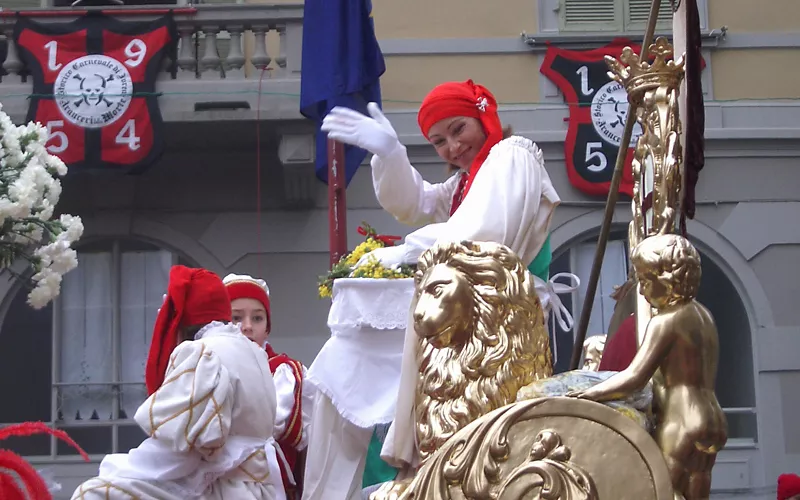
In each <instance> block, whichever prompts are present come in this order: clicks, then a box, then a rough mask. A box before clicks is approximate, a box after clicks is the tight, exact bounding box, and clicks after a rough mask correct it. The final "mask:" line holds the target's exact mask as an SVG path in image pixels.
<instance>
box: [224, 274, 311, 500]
mask: <svg viewBox="0 0 800 500" xmlns="http://www.w3.org/2000/svg"><path fill="white" fill-rule="evenodd" d="M223 282H224V283H225V287H226V288H227V290H228V296H229V297H230V300H231V309H232V312H233V316H232V317H233V322H234V323H237V324H238V325H239V326H240V328H241V329H242V333H244V335H245V336H246V337H247V338H249V339H250V340H252V341H253V342H255V343H256V344H258V345H259V346H261V347H263V348H264V349H265V350H266V351H267V355H268V357H269V368H270V371H271V372H272V377H273V379H274V381H275V392H276V394H277V398H278V411H277V413H276V415H275V431H274V434H273V436H274V437H275V440H276V441H277V442H278V444H279V445H280V447H281V450H282V451H283V453H284V456H285V457H286V462H285V465H286V467H282V469H281V474H282V476H283V483H284V486H285V488H286V496H287V498H288V499H290V500H291V499H293V498H299V496H300V493H301V492H300V491H299V489H298V482H299V481H301V479H302V472H301V471H299V470H298V463H297V462H298V455H299V453H300V452H301V451H303V450H304V449H305V448H306V445H307V443H308V427H309V424H310V414H309V412H310V411H311V405H312V403H311V402H309V401H308V398H307V397H305V394H304V392H303V381H304V380H305V375H306V368H305V367H304V366H303V365H302V363H300V362H299V361H297V360H294V359H292V358H290V357H289V356H287V355H286V354H278V353H276V352H275V350H274V349H273V348H272V346H271V345H270V344H269V341H268V338H269V334H270V332H271V331H272V313H271V310H270V302H269V287H268V286H267V283H266V281H264V280H262V279H256V278H253V277H251V276H247V275H236V274H229V275H228V276H226V277H225V279H224V280H223ZM304 403H305V404H304ZM282 465H283V464H282Z"/></svg>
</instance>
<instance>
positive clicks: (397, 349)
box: [306, 278, 414, 429]
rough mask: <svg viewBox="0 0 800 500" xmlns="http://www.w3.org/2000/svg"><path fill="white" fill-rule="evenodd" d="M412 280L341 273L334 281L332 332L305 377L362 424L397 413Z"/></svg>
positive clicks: (377, 422) (387, 420) (386, 419)
mask: <svg viewBox="0 0 800 500" xmlns="http://www.w3.org/2000/svg"><path fill="white" fill-rule="evenodd" d="M413 295H414V280H413V279H412V278H405V279H391V280H390V279H366V278H343V279H338V280H336V281H335V282H334V285H333V304H332V305H331V310H330V313H329V314H328V328H330V330H331V338H330V339H328V341H327V342H326V343H325V345H324V346H323V347H322V350H320V352H319V354H318V355H317V358H316V359H315V360H314V362H313V363H312V364H311V367H310V368H309V369H308V375H307V378H306V380H307V382H308V383H309V384H310V385H312V386H313V387H314V388H316V389H317V390H319V391H321V392H323V393H324V394H325V395H326V396H328V398H330V400H331V402H332V403H333V405H334V406H335V408H336V409H337V411H338V412H339V413H340V414H341V416H342V417H343V418H345V419H346V420H348V421H349V422H351V423H353V424H354V425H356V426H358V427H361V428H365V429H366V428H371V427H373V426H375V425H380V424H386V423H390V422H391V421H392V420H393V419H394V414H395V406H396V404H397V393H398V389H399V386H400V365H401V360H402V358H403V340H404V336H405V328H406V323H407V321H408V316H409V310H410V307H411V300H412V298H413Z"/></svg>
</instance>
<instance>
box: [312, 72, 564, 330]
mask: <svg viewBox="0 0 800 500" xmlns="http://www.w3.org/2000/svg"><path fill="white" fill-rule="evenodd" d="M367 109H368V110H369V113H370V116H365V115H362V114H361V113H358V112H356V111H353V110H351V109H347V108H334V109H333V110H332V111H331V112H330V113H329V114H328V116H326V117H325V120H324V122H323V125H322V130H324V131H326V132H328V137H329V138H330V139H335V140H337V141H341V142H344V143H347V144H352V145H355V146H358V147H361V148H364V149H366V150H367V151H369V152H371V153H372V154H373V155H374V156H373V157H372V161H371V165H372V182H373V187H374V189H375V195H376V196H377V198H378V202H379V203H380V204H381V206H382V207H383V208H384V209H385V210H386V211H388V212H389V213H391V214H392V215H394V217H395V218H396V219H397V220H399V221H400V222H403V223H406V224H409V225H421V224H427V225H425V226H423V227H422V228H420V229H418V230H416V231H414V232H412V233H411V234H409V235H408V236H406V238H405V242H404V243H403V244H401V245H397V246H392V247H385V248H379V249H377V250H375V251H373V252H370V253H369V254H367V255H365V256H364V257H363V258H362V261H366V259H367V258H370V257H374V258H376V259H378V260H379V261H381V262H382V263H383V264H385V265H394V264H411V263H416V261H417V259H418V258H419V256H420V255H421V254H422V253H423V252H424V251H425V250H427V249H428V248H430V247H432V246H433V245H434V244H435V243H437V242H441V241H461V240H474V241H492V242H496V243H502V244H503V245H506V246H507V247H509V248H511V250H513V251H514V252H515V253H516V254H517V255H519V257H520V258H521V259H522V261H523V262H528V263H529V264H530V267H529V269H530V271H531V273H532V274H533V275H534V276H535V277H536V278H535V280H536V288H537V291H538V292H539V299H540V300H541V302H542V307H543V308H544V309H545V311H546V313H547V311H549V310H551V309H555V312H556V315H557V316H558V318H559V320H560V321H562V327H563V328H564V329H567V330H568V329H570V328H571V323H572V318H571V317H570V316H569V314H568V313H567V312H566V311H565V310H564V309H563V308H561V307H559V306H560V301H558V298H557V297H556V296H555V291H554V290H555V289H554V286H553V283H552V282H549V279H550V276H549V273H550V261H551V252H550V238H549V236H550V221H551V220H552V217H553V212H554V210H555V208H556V206H558V204H559V203H560V202H561V200H560V198H559V197H558V194H557V193H556V190H555V188H553V184H552V183H551V182H550V176H549V175H548V173H547V170H545V168H544V157H543V155H542V152H541V150H540V149H539V147H538V146H537V145H536V144H535V143H534V142H533V141H531V140H529V139H526V138H524V137H519V136H511V137H507V138H504V135H505V134H504V131H503V127H502V125H501V123H500V117H499V116H498V114H497V101H496V100H495V98H494V96H493V95H492V93H491V92H489V90H488V89H486V88H484V87H482V86H481V85H477V84H475V83H473V82H472V80H469V81H466V82H448V83H443V84H441V85H439V86H437V87H436V88H434V89H433V90H432V91H431V92H430V93H429V94H428V96H427V97H426V98H425V100H424V101H423V102H422V105H421V107H420V110H419V114H418V117H417V120H418V123H419V126H420V130H421V131H422V134H423V135H424V136H425V138H426V139H428V141H429V142H430V143H431V144H432V145H433V147H434V148H435V149H436V153H437V154H438V155H439V157H441V159H442V160H444V161H445V162H446V163H447V164H449V165H450V166H451V167H453V168H454V169H455V170H456V173H455V174H454V175H453V176H451V177H450V178H449V179H447V180H446V181H445V182H442V183H438V184H431V183H429V182H427V181H425V180H424V179H423V178H422V176H421V175H420V173H419V172H418V171H417V170H416V169H415V168H414V167H413V166H412V165H411V162H410V161H409V159H408V155H407V153H406V148H405V146H403V145H402V144H401V143H400V141H399V140H398V138H397V133H396V132H395V130H394V128H393V127H392V125H391V123H389V120H388V119H387V118H386V117H385V116H384V115H383V113H382V112H381V110H380V108H379V107H378V105H377V104H375V103H370V104H369V105H368V107H367ZM562 286H563V285H562ZM566 291H568V290H567V289H566V288H561V289H560V290H559V293H563V292H566ZM569 291H571V289H570V290H569Z"/></svg>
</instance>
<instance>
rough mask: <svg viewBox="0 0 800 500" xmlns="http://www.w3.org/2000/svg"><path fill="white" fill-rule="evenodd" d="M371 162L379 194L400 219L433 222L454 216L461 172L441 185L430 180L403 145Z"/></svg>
mask: <svg viewBox="0 0 800 500" xmlns="http://www.w3.org/2000/svg"><path fill="white" fill-rule="evenodd" d="M371 165H372V186H373V187H374V189H375V196H376V197H377V198H378V202H379V203H380V204H381V206H382V207H383V208H384V210H386V211H387V212H389V213H390V214H392V215H393V216H394V217H395V218H396V219H397V220H398V221H400V222H402V223H404V224H409V225H419V224H430V223H432V222H443V221H446V220H447V218H448V217H449V216H450V207H451V206H452V202H453V194H454V193H455V189H456V186H457V185H458V176H457V175H454V176H452V177H450V178H449V179H447V180H446V181H445V182H442V183H438V184H431V183H429V182H427V181H426V180H424V179H423V178H422V175H420V173H419V172H418V171H417V169H415V168H414V167H413V166H411V162H410V161H409V160H408V154H407V153H406V148H405V146H403V145H402V144H400V145H398V147H397V148H395V150H394V151H393V152H392V153H391V154H389V155H387V156H384V157H379V156H378V155H375V156H373V157H372V161H371Z"/></svg>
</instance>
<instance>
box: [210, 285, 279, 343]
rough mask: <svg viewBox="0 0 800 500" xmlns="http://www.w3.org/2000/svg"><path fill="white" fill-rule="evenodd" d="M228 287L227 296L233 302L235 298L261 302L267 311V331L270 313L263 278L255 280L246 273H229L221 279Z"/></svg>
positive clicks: (270, 322) (267, 288)
mask: <svg viewBox="0 0 800 500" xmlns="http://www.w3.org/2000/svg"><path fill="white" fill-rule="evenodd" d="M222 282H223V283H225V287H226V288H227V289H228V296H229V297H230V299H231V302H233V301H234V300H236V299H254V300H257V301H259V302H261V305H263V306H264V311H266V313H267V331H268V332H269V331H270V329H271V328H272V319H271V318H272V313H271V311H270V308H269V287H267V283H266V282H265V281H264V280H257V279H255V278H252V277H250V276H247V275H236V274H229V275H228V276H226V277H225V279H224V280H222Z"/></svg>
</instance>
